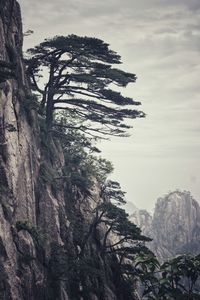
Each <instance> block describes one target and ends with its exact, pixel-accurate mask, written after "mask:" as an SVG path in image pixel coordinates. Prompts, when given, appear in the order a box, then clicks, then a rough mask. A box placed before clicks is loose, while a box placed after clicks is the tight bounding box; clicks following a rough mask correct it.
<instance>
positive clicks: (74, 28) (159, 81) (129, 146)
mask: <svg viewBox="0 0 200 300" xmlns="http://www.w3.org/2000/svg"><path fill="white" fill-rule="evenodd" d="M19 2H20V4H21V7H22V14H23V23H24V31H26V30H27V29H32V30H34V34H33V35H31V36H29V37H26V38H25V47H31V46H33V45H35V44H37V43H39V42H41V41H42V40H43V39H44V38H46V37H52V36H54V35H56V34H57V35H68V34H71V33H74V34H78V35H88V36H95V37H98V38H101V39H103V40H104V41H106V42H108V43H109V44H110V45H111V48H112V49H113V50H115V51H117V52H118V53H119V54H120V55H121V56H122V61H123V66H122V67H123V69H124V70H127V71H130V72H133V73H136V74H137V76H138V80H137V82H136V84H134V85H132V86H131V85H130V86H129V87H128V88H127V89H126V90H124V94H126V95H129V96H132V97H133V98H135V99H136V100H139V101H141V102H142V109H143V111H145V112H146V113H147V117H146V119H142V120H136V121H135V123H134V124H133V125H134V129H133V131H132V137H131V138H128V139H120V140H119V139H113V140H112V141H111V142H110V143H104V142H103V143H101V146H102V149H103V154H104V156H105V157H106V158H108V159H111V160H112V161H113V163H114V165H115V169H116V171H115V173H114V174H113V176H114V178H115V179H117V180H119V181H120V182H121V183H122V186H123V188H124V189H125V190H126V191H127V200H128V201H132V202H134V203H135V204H136V205H137V206H138V207H141V208H147V209H152V207H153V205H154V203H155V200H156V198H157V197H159V196H161V195H162V194H163V193H166V192H168V191H169V190H174V189H176V188H179V189H181V190H184V189H186V190H190V191H191V192H192V194H193V195H194V197H195V198H196V199H197V200H199V199H200V159H199V158H200V155H199V153H200V139H199V135H200V119H199V115H200V99H199V95H200V84H199V78H200V63H199V58H200V55H199V51H200V1H199V0H190V1H188V0H184V1H183V0H140V1H137V0H125V1H123V2H122V1H120V0H107V1H102V2H100V1H97V0H84V1H82V0H73V1H72V0H68V1H66V0H57V1H56V2H55V1H52V0H51V1H50V0H46V1H38V0H35V1H34V2H32V1H30V2H29V1H27V0H20V1H19Z"/></svg>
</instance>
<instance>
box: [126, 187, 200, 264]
mask: <svg viewBox="0 0 200 300" xmlns="http://www.w3.org/2000/svg"><path fill="white" fill-rule="evenodd" d="M131 218H132V220H133V221H135V223H136V224H138V225H139V226H140V227H141V229H142V230H143V232H144V233H145V234H146V235H148V236H150V237H152V238H153V242H151V243H150V248H151V250H152V251H153V252H154V253H155V254H156V255H157V256H158V257H159V258H160V259H161V260H166V259H168V258H172V257H174V256H175V255H177V254H181V253H186V252H191V253H194V254H197V253H199V252H200V244H199V240H200V207H199V204H198V202H197V201H195V200H194V199H193V197H192V196H191V194H190V193H189V192H186V191H184V192H180V191H175V192H171V193H169V194H168V195H166V196H165V197H163V198H159V199H158V200H157V203H156V206H155V211H154V215H153V217H151V216H150V214H148V212H146V211H140V210H139V211H136V212H135V213H134V214H133V215H132V217H131Z"/></svg>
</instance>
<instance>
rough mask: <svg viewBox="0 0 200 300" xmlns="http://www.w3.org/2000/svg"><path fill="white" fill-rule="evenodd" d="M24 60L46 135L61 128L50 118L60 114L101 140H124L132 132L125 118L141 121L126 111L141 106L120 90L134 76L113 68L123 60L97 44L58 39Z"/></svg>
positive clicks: (30, 52) (138, 115)
mask: <svg viewBox="0 0 200 300" xmlns="http://www.w3.org/2000/svg"><path fill="white" fill-rule="evenodd" d="M25 61H26V64H27V72H28V74H29V77H30V80H31V85H32V88H33V89H34V90H35V91H36V92H37V93H39V95H40V96H41V97H40V113H42V114H44V115H45V117H46V124H47V128H48V129H50V130H51V129H52V127H53V126H54V125H57V126H59V122H56V120H55V118H54V112H55V111H58V110H59V111H60V110H66V111H67V113H68V114H73V116H74V118H78V119H79V122H78V124H76V125H73V128H75V129H79V130H81V131H83V132H85V133H90V134H93V135H100V136H101V137H105V136H107V135H114V136H124V135H125V134H126V130H127V129H129V128H130V127H131V126H130V125H127V124H125V123H124V120H125V119H135V118H141V117H144V116H145V114H144V113H143V112H142V111H140V110H136V109H132V108H130V106H138V105H140V104H141V103H140V102H138V101H135V100H133V99H132V98H130V97H124V96H123V95H122V94H121V92H119V91H118V90H119V88H123V87H126V86H127V85H128V84H129V83H133V82H135V81H136V75H135V74H132V73H128V72H125V71H123V70H121V69H118V68H115V67H113V65H116V64H117V65H119V64H121V58H120V56H119V55H118V54H117V53H116V52H114V51H112V50H110V49H109V45H108V44H107V43H105V42H103V41H102V40H100V39H97V38H92V37H80V36H76V35H68V36H56V37H54V38H51V39H46V40H44V42H42V43H40V44H39V45H38V46H36V47H34V48H31V49H29V50H28V58H27V59H26V60H25ZM41 77H42V78H41ZM114 87H115V88H116V90H114ZM61 126H64V125H63V124H61ZM65 126H66V128H68V127H69V124H66V125H65Z"/></svg>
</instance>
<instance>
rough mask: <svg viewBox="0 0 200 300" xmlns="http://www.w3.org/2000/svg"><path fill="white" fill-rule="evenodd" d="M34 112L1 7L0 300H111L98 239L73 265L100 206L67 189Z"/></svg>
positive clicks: (95, 192) (17, 34) (12, 18)
mask: <svg viewBox="0 0 200 300" xmlns="http://www.w3.org/2000/svg"><path fill="white" fill-rule="evenodd" d="M35 105H36V104H35V102H34V97H33V96H32V95H31V93H30V89H29V86H28V81H27V79H26V76H25V73H24V67H23V63H22V24H21V16H20V8H19V5H18V3H17V2H16V1H15V0H14V1H12V0H6V1H5V0H0V270H1V272H0V299H1V300H14V299H16V300H20V299H21V300H23V299H24V300H34V299H35V300H36V299H37V300H45V299H49V300H51V299H52V300H56V299H59V300H60V299H61V300H72V299H73V300H75V299H87V300H89V299H91V300H92V299H93V300H98V299H109V300H112V299H118V298H117V296H116V295H115V291H116V286H115V283H114V281H113V275H112V270H111V269H110V267H109V265H107V270H105V261H103V260H102V258H101V256H100V253H99V237H97V236H96V237H93V236H88V237H87V238H86V239H85V245H84V246H85V247H84V249H85V250H84V251H85V255H84V260H80V259H79V258H78V257H79V256H78V254H80V251H81V245H80V241H82V240H83V237H84V236H87V232H88V231H89V230H90V224H91V222H92V220H93V219H94V217H95V213H94V209H95V207H96V206H97V205H98V204H99V203H100V202H101V198H100V191H99V189H98V186H97V184H96V185H94V186H93V188H92V189H91V190H90V192H88V193H86V194H84V193H82V192H81V191H80V190H79V189H73V190H72V189H71V190H70V189H69V187H68V186H67V184H66V182H65V181H64V180H63V179H62V178H63V167H64V164H65V160H64V155H63V152H62V148H61V146H60V144H59V141H57V140H56V139H52V138H51V137H48V133H47V132H45V130H43V129H42V128H43V127H42V124H43V121H44V120H42V118H40V119H38V117H37V113H36V110H35ZM55 178H57V179H55ZM99 234H100V233H99ZM83 264H85V265H84V266H83ZM83 267H84V270H85V269H86V270H87V272H86V273H84V272H81V270H82V268H83ZM95 272H96V273H95ZM97 272H99V273H98V274H97ZM107 272H108V273H110V275H109V276H108V275H106V274H107ZM102 274H103V275H102ZM85 290H87V293H86V295H84V293H85Z"/></svg>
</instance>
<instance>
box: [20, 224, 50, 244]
mask: <svg viewBox="0 0 200 300" xmlns="http://www.w3.org/2000/svg"><path fill="white" fill-rule="evenodd" d="M16 229H17V231H18V232H19V231H20V230H26V231H27V232H28V233H29V234H30V235H31V236H32V238H33V241H34V242H35V243H36V245H37V246H39V247H42V246H43V244H44V241H45V236H44V234H43V233H42V232H41V230H40V229H39V228H36V227H35V226H34V225H32V224H31V223H30V221H28V220H21V221H17V222H16Z"/></svg>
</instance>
